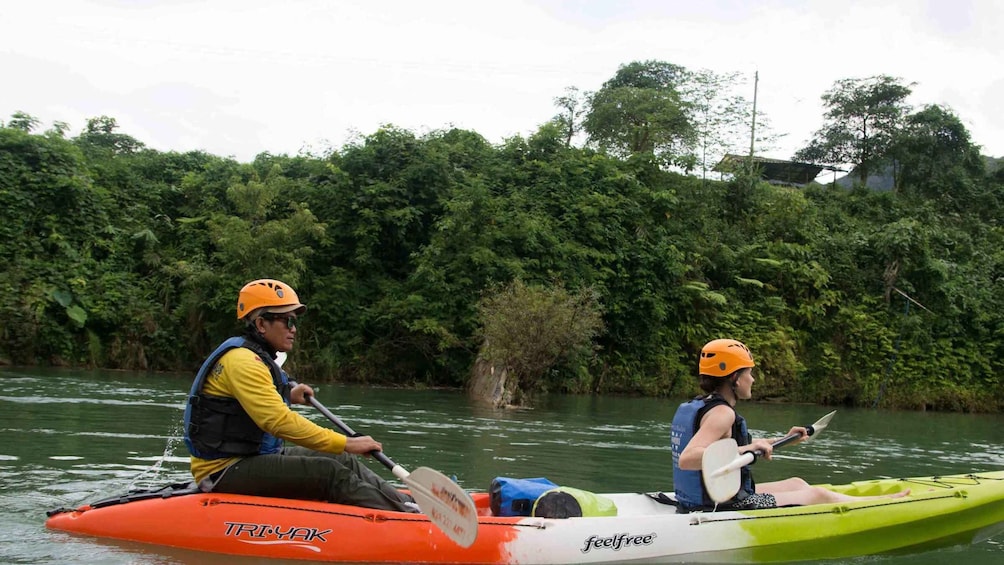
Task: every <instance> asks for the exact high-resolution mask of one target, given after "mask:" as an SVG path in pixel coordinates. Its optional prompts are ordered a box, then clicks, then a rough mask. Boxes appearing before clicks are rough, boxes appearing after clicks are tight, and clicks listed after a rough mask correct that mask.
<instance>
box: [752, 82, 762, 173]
mask: <svg viewBox="0 0 1004 565" xmlns="http://www.w3.org/2000/svg"><path fill="white" fill-rule="evenodd" d="M759 84H760V71H755V72H754V73H753V125H752V126H750V162H752V161H753V146H754V144H755V142H756V91H757V87H758V86H759Z"/></svg>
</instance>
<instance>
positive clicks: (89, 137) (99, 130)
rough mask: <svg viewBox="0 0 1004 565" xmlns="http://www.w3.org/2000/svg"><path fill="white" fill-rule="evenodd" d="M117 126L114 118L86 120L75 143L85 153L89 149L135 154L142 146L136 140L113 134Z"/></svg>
mask: <svg viewBox="0 0 1004 565" xmlns="http://www.w3.org/2000/svg"><path fill="white" fill-rule="evenodd" d="M118 127H119V125H118V122H117V121H116V120H115V118H110V117H108V116H100V117H97V118H90V119H89V120H87V127H86V128H84V132H83V133H81V134H80V137H79V138H77V142H78V143H80V144H81V146H82V147H84V150H85V151H86V150H87V149H89V148H92V147H93V148H100V149H103V150H106V151H111V152H112V153H115V154H122V153H135V152H136V151H139V150H140V149H143V147H144V145H143V143H142V142H140V141H139V140H137V139H136V138H134V137H132V136H130V135H126V134H124V133H115V130H116V129H118Z"/></svg>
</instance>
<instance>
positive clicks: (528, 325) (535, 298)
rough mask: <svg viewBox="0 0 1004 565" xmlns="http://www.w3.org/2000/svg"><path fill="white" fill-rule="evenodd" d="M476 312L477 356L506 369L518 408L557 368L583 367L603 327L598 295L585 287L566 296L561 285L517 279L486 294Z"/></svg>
mask: <svg viewBox="0 0 1004 565" xmlns="http://www.w3.org/2000/svg"><path fill="white" fill-rule="evenodd" d="M478 310H479V313H480V319H481V323H482V329H481V331H482V335H483V336H484V347H483V349H482V356H483V357H484V358H485V359H486V360H488V361H489V362H491V363H493V364H494V365H496V366H498V367H499V369H505V370H508V371H510V379H511V380H510V381H509V382H507V383H506V387H507V388H508V389H509V390H510V391H511V392H512V393H513V399H514V400H515V401H516V403H517V404H519V403H520V402H519V401H520V399H521V397H523V396H525V395H527V394H529V393H534V392H543V391H547V389H548V388H549V387H548V379H547V378H546V376H547V375H548V374H549V373H550V372H551V371H552V369H554V368H556V367H557V366H558V365H560V364H564V365H566V366H567V367H568V368H570V369H572V370H571V372H572V373H573V374H574V373H576V372H577V369H578V368H580V367H584V365H585V364H587V363H588V362H589V360H590V359H591V358H592V356H593V353H594V347H593V338H594V337H595V336H596V335H597V334H599V333H600V331H601V330H602V328H603V318H602V316H601V308H600V306H599V303H598V296H597V295H596V293H594V292H593V291H592V290H591V289H588V288H584V289H581V290H579V291H578V292H576V293H570V292H568V291H567V290H565V288H564V287H563V286H561V285H555V286H551V287H541V286H528V285H526V284H525V283H524V282H523V281H521V280H519V279H516V280H514V281H513V282H511V283H510V284H508V285H506V286H505V287H502V288H498V289H496V290H495V291H494V292H492V293H490V294H488V295H487V296H485V297H484V298H483V299H482V300H481V302H480V304H479V307H478ZM551 384H555V383H551ZM510 387H511V388H510Z"/></svg>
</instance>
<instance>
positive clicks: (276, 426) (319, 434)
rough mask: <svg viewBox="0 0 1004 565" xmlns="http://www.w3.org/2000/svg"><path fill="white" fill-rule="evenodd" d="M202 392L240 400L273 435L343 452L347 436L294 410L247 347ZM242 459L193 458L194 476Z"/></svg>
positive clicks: (214, 372)
mask: <svg viewBox="0 0 1004 565" xmlns="http://www.w3.org/2000/svg"><path fill="white" fill-rule="evenodd" d="M202 391H203V392H204V393H206V394H209V395H212V396H224V397H230V398H236V399H237V401H238V402H240V405H241V407H242V408H244V411H245V412H247V413H248V416H251V419H252V420H254V422H255V424H257V425H258V427H259V428H261V429H262V430H263V431H265V432H268V433H270V434H272V435H273V436H275V437H277V438H280V439H283V440H286V441H291V442H293V443H295V444H297V445H301V446H303V447H308V448H310V449H315V450H317V451H325V452H329V453H341V452H342V451H344V450H345V441H346V438H345V436H344V435H342V434H340V433H338V432H335V431H333V430H329V429H328V428H323V427H321V426H318V425H317V424H315V423H313V422H311V421H310V420H308V419H306V418H304V417H303V416H301V415H299V414H297V413H296V412H294V411H293V410H291V409H290V408H289V407H288V406H286V403H285V402H283V401H282V397H281V396H279V394H278V393H277V392H276V390H275V385H274V384H273V383H272V374H271V373H269V370H268V366H267V365H266V364H265V361H263V360H262V359H260V358H259V357H258V355H257V354H256V353H255V352H253V351H251V350H250V349H247V348H245V347H237V348H235V349H231V350H230V351H227V352H226V353H225V354H224V355H223V357H221V358H220V360H219V361H218V362H217V363H216V366H215V367H213V368H212V369H210V371H209V375H208V376H207V377H206V382H205V385H203V388H202ZM239 460H240V457H230V458H227V459H201V458H199V457H195V456H193V457H192V462H191V466H192V476H193V477H194V478H195V482H196V483H198V482H200V481H202V480H203V479H205V478H206V477H208V476H209V475H211V474H213V473H215V472H217V471H221V470H223V469H225V468H227V467H229V466H230V465H231V464H232V463H234V462H236V461H239Z"/></svg>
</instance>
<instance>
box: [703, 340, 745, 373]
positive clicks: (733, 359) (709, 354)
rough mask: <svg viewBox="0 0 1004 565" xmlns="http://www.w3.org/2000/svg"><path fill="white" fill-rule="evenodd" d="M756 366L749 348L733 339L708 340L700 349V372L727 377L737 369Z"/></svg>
mask: <svg viewBox="0 0 1004 565" xmlns="http://www.w3.org/2000/svg"><path fill="white" fill-rule="evenodd" d="M754 366H756V364H755V363H753V354H752V353H750V348H748V347H746V346H745V345H744V344H743V343H742V342H741V341H736V340H734V339H716V340H713V341H709V342H708V343H706V344H705V345H704V347H703V348H702V349H701V374H702V375H708V376H710V377H727V376H729V375H731V374H732V373H734V372H736V371H738V370H739V369H744V368H746V367H754Z"/></svg>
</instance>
